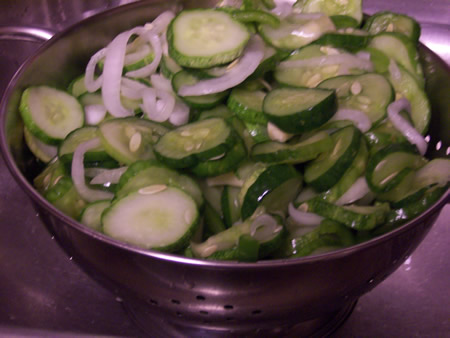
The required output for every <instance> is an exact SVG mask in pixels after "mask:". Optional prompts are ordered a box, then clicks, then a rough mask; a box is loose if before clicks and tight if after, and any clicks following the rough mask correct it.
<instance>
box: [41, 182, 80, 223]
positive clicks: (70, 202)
mask: <svg viewBox="0 0 450 338" xmlns="http://www.w3.org/2000/svg"><path fill="white" fill-rule="evenodd" d="M44 197H45V199H46V200H47V201H49V202H50V203H51V204H52V205H54V206H55V207H56V208H57V209H58V210H60V211H62V212H63V213H64V214H66V215H68V216H70V217H72V218H74V219H78V217H79V215H80V213H81V212H82V210H83V209H84V206H85V205H86V202H85V201H84V200H83V199H82V198H81V197H80V195H79V194H78V192H77V190H76V189H75V186H74V184H73V182H72V179H71V178H70V177H68V176H64V177H61V178H60V179H59V180H58V182H56V183H55V184H54V185H53V186H52V187H51V188H49V189H48V190H47V191H46V192H45V194H44Z"/></svg>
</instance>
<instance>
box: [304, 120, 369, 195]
mask: <svg viewBox="0 0 450 338" xmlns="http://www.w3.org/2000/svg"><path fill="white" fill-rule="evenodd" d="M331 139H332V141H333V144H334V147H333V148H332V149H330V150H329V151H327V152H325V153H322V154H321V155H319V157H318V158H316V159H315V160H314V161H312V162H309V163H308V164H307V165H306V166H305V182H306V183H308V184H309V185H311V186H312V187H313V188H314V189H316V190H317V191H319V192H320V191H326V190H328V189H330V188H331V187H332V186H334V185H335V184H336V183H337V182H338V181H339V180H340V179H341V177H342V175H344V173H345V172H346V170H347V169H348V168H349V167H350V166H351V164H352V162H353V159H354V158H355V156H356V154H357V153H358V150H359V147H360V140H361V132H360V131H359V130H358V129H357V128H355V127H353V126H348V127H345V128H342V129H339V130H338V131H336V132H334V133H333V134H331Z"/></svg>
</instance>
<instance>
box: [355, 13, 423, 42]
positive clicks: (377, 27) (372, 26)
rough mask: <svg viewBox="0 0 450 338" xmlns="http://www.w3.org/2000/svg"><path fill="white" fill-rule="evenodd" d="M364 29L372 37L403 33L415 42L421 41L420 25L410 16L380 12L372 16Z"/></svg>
mask: <svg viewBox="0 0 450 338" xmlns="http://www.w3.org/2000/svg"><path fill="white" fill-rule="evenodd" d="M363 29H365V30H367V31H368V32H369V33H370V34H371V35H376V34H379V33H382V32H397V33H402V34H404V35H405V36H407V37H408V38H409V39H411V40H412V41H414V42H417V41H419V37H420V25H419V23H418V22H417V21H416V20H414V19H413V18H411V17H410V16H407V15H404V14H399V13H392V12H387V11H386V12H378V13H375V14H374V15H372V16H371V17H370V18H369V19H368V20H367V21H366V23H365V24H364V27H363Z"/></svg>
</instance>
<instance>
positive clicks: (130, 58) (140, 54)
mask: <svg viewBox="0 0 450 338" xmlns="http://www.w3.org/2000/svg"><path fill="white" fill-rule="evenodd" d="M151 51H152V49H151V48H150V46H149V45H148V44H146V43H145V44H142V45H140V46H139V47H138V48H137V50H136V51H134V52H132V53H128V54H126V55H125V60H124V64H125V65H131V64H133V63H135V62H138V61H139V60H142V59H143V58H145V57H146V56H147V55H148V54H150V53H151Z"/></svg>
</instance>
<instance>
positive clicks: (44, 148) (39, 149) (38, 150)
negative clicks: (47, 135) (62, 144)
mask: <svg viewBox="0 0 450 338" xmlns="http://www.w3.org/2000/svg"><path fill="white" fill-rule="evenodd" d="M23 136H24V137H25V143H26V144H27V146H28V148H29V149H30V151H31V152H32V153H33V155H34V156H36V157H37V158H38V159H39V160H41V161H42V162H44V163H47V162H50V161H51V159H52V158H54V157H55V156H56V155H57V153H58V148H57V147H56V146H52V145H49V144H45V143H44V142H42V141H41V140H39V139H38V138H37V137H36V136H34V135H33V134H32V133H30V131H29V130H28V128H27V127H24V128H23Z"/></svg>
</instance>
